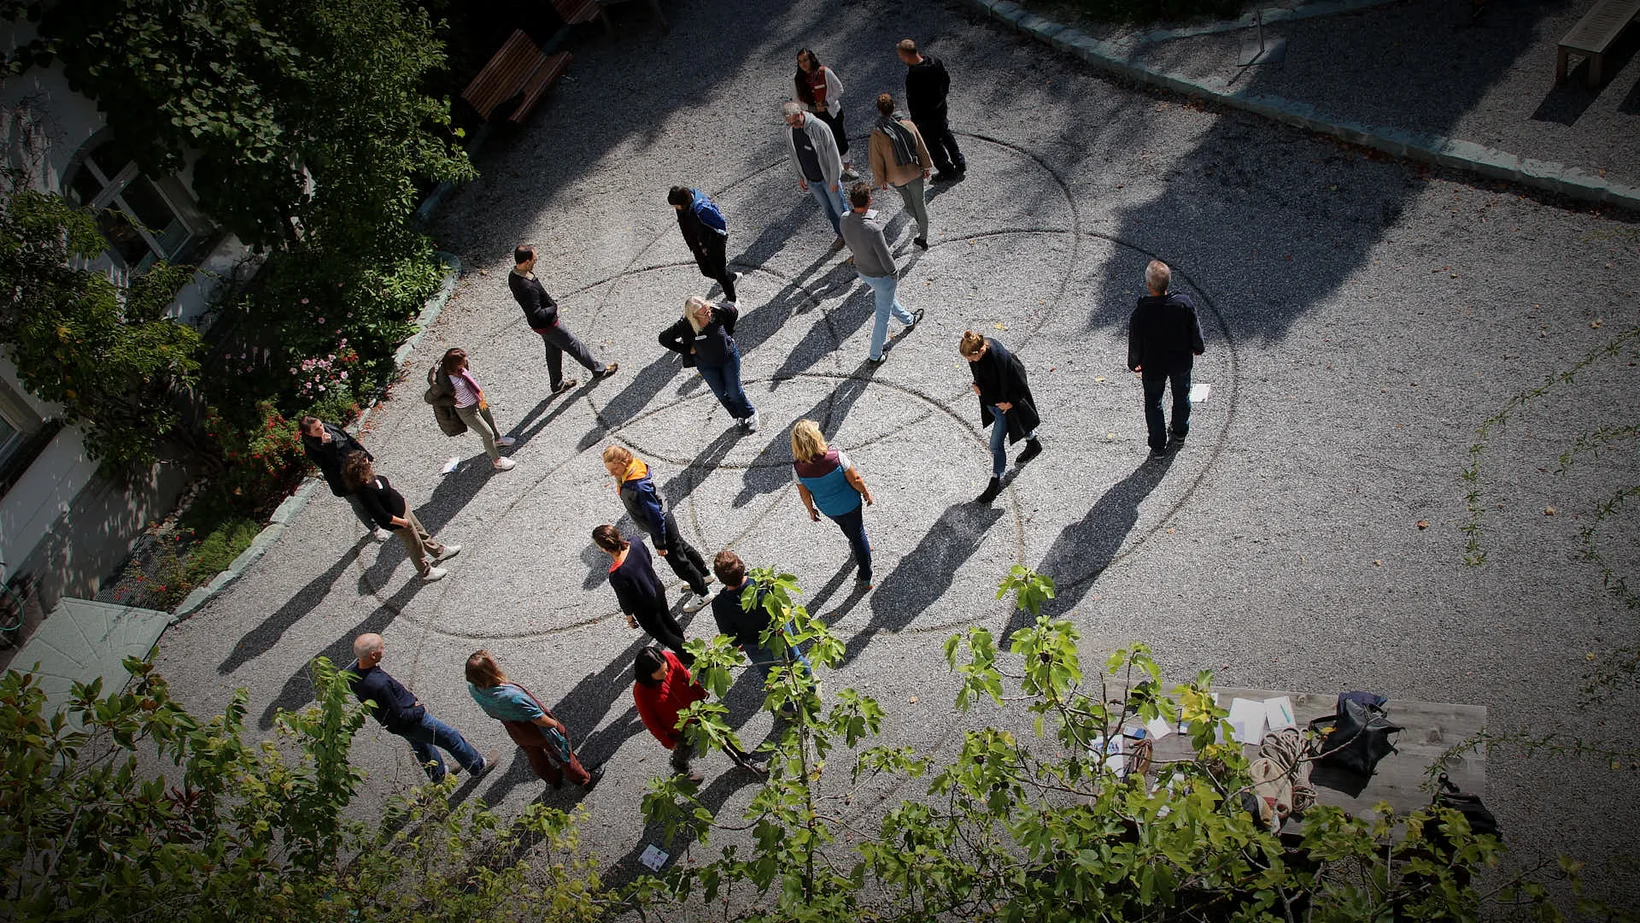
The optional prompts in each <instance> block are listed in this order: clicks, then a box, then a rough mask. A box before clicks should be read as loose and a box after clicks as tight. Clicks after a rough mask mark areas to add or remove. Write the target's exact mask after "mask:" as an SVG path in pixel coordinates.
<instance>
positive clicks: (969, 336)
mask: <svg viewBox="0 0 1640 923" xmlns="http://www.w3.org/2000/svg"><path fill="white" fill-rule="evenodd" d="M957 349H958V351H959V352H961V353H962V357H963V358H964V359H967V360H968V370H969V371H970V372H972V373H974V393H975V394H977V395H979V421H980V425H981V426H989V427H991V483H989V484H987V485H986V486H985V492H984V493H982V494H980V495H979V496H978V497H976V498H975V500H974V502H975V503H990V502H991V501H992V500H995V499H996V498H997V494H1000V493H1002V475H1003V474H1004V473H1005V472H1006V471H1007V470H1008V452H1007V449H1006V448H1005V447H1004V445H1003V437H1007V440H1008V443H1009V444H1012V443H1015V442H1018V441H1019V440H1021V439H1024V440H1026V442H1025V451H1023V452H1021V453H1019V464H1021V465H1023V464H1025V463H1026V462H1028V461H1030V460H1031V459H1033V458H1035V457H1037V455H1039V454H1041V452H1042V443H1041V442H1039V441H1038V440H1037V438H1036V427H1037V424H1038V423H1040V422H1041V421H1040V420H1039V419H1038V418H1037V415H1036V401H1035V400H1034V399H1032V397H1031V385H1030V383H1029V382H1028V381H1026V379H1025V365H1024V364H1023V363H1021V362H1020V361H1019V359H1018V358H1016V357H1015V356H1014V354H1013V353H1011V352H1009V351H1008V350H1007V348H1006V347H1004V346H1003V345H1002V344H1001V343H998V342H997V341H996V340H993V339H990V338H989V337H985V336H982V335H980V334H978V333H975V332H974V331H972V330H969V331H967V332H965V333H964V334H963V335H962V342H961V343H960V344H958V347H957Z"/></svg>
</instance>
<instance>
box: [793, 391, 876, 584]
mask: <svg viewBox="0 0 1640 923" xmlns="http://www.w3.org/2000/svg"><path fill="white" fill-rule="evenodd" d="M792 469H793V470H794V471H795V472H796V474H797V495H798V496H799V497H802V498H803V506H805V507H807V508H808V511H809V519H810V521H812V522H819V521H820V514H821V513H825V514H826V516H827V517H828V518H830V519H831V521H832V522H835V523H837V527H838V528H839V529H842V530H843V535H844V536H846V537H847V538H848V544H849V547H850V548H851V549H853V551H854V563H855V565H856V566H857V567H858V568H859V574H858V577H857V579H858V580H859V581H860V583H861V584H863V585H865V586H867V587H869V586H870V585H871V542H870V541H868V540H867V539H866V520H865V508H864V507H863V506H862V505H861V503H860V501H861V500H864V501H865V506H871V505H873V504H875V503H876V501H875V500H873V499H872V498H871V489H870V488H868V487H867V486H866V482H865V479H864V478H862V477H860V472H859V470H858V469H856V468H855V467H854V462H852V461H850V460H849V457H848V456H847V455H844V454H843V453H842V452H840V451H838V450H837V449H834V448H831V447H830V446H828V445H826V437H825V436H823V435H821V433H820V424H818V423H816V422H814V421H813V420H798V421H797V424H796V425H795V426H793V427H792Z"/></svg>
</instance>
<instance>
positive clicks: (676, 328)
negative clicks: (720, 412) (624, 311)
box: [660, 295, 758, 433]
mask: <svg viewBox="0 0 1640 923" xmlns="http://www.w3.org/2000/svg"><path fill="white" fill-rule="evenodd" d="M739 319H740V310H739V309H738V308H736V307H735V306H734V305H732V304H713V303H712V302H710V301H707V300H706V299H705V298H702V297H700V296H699V295H694V296H691V297H690V298H689V300H688V301H685V302H684V303H683V317H682V318H680V319H679V320H678V322H677V323H675V324H673V325H672V326H670V327H668V328H666V329H665V330H663V331H661V336H660V341H661V345H662V346H664V347H666V348H667V349H670V350H672V351H673V352H675V353H677V354H678V355H680V356H682V357H683V365H684V368H688V367H689V366H694V367H695V368H696V369H699V370H700V377H701V378H704V379H705V380H706V387H708V388H710V389H712V393H713V394H714V395H716V396H717V399H718V403H720V404H722V405H723V409H724V410H727V411H729V416H731V417H733V418H734V419H735V422H736V423H738V424H740V431H741V432H743V433H755V432H757V423H758V416H757V408H755V407H753V406H752V402H751V401H749V400H747V399H746V389H745V388H743V387H741V384H740V347H739V346H737V345H736V344H735V338H734V332H735V321H737V320H739Z"/></svg>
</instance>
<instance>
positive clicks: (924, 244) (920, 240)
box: [911, 237, 928, 250]
mask: <svg viewBox="0 0 1640 923" xmlns="http://www.w3.org/2000/svg"><path fill="white" fill-rule="evenodd" d="M911 242H912V243H914V244H916V245H917V246H919V247H921V248H923V249H924V250H927V249H928V238H926V237H913V238H911Z"/></svg>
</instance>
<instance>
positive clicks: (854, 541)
mask: <svg viewBox="0 0 1640 923" xmlns="http://www.w3.org/2000/svg"><path fill="white" fill-rule="evenodd" d="M826 516H827V518H829V519H830V520H831V521H832V522H835V523H837V528H839V529H842V530H843V535H844V536H846V537H847V538H848V546H849V548H850V549H852V550H853V551H854V563H855V564H856V565H857V566H858V567H859V568H860V579H861V580H870V579H871V542H870V541H869V540H868V539H867V538H866V505H865V503H864V502H862V503H861V504H860V505H859V506H857V507H855V508H854V509H852V510H849V511H848V512H847V513H841V514H839V515H836V516H833V515H831V514H830V513H827V514H826Z"/></svg>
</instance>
